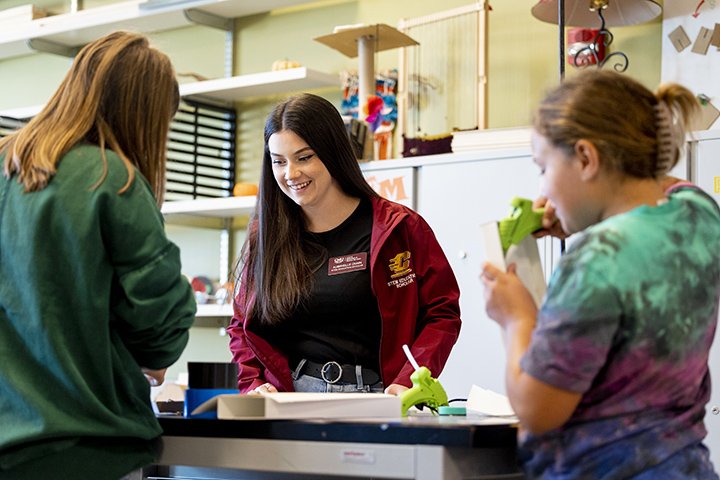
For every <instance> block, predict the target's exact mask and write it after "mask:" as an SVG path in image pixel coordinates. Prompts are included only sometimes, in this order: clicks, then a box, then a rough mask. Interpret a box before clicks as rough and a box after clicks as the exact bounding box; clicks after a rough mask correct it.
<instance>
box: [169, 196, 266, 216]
mask: <svg viewBox="0 0 720 480" xmlns="http://www.w3.org/2000/svg"><path fill="white" fill-rule="evenodd" d="M255 201H256V198H255V196H249V197H227V198H208V199H199V200H178V201H173V202H165V203H164V204H163V206H162V209H161V211H162V213H163V215H165V217H166V218H167V217H171V216H173V215H192V216H199V217H214V218H227V217H237V216H241V215H250V214H251V213H252V212H253V210H254V209H255Z"/></svg>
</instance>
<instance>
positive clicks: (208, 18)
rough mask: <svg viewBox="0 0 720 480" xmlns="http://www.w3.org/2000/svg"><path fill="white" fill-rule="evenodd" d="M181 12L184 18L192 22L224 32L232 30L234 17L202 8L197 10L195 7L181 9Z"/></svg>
mask: <svg viewBox="0 0 720 480" xmlns="http://www.w3.org/2000/svg"><path fill="white" fill-rule="evenodd" d="M183 14H184V15H185V18H187V19H188V21H190V22H192V23H196V24H198V25H204V26H206V27H212V28H217V29H219V30H224V31H226V32H232V31H233V28H234V26H235V19H233V18H225V17H221V16H219V15H215V14H212V13H208V12H205V11H203V10H198V9H197V8H188V9H186V10H183Z"/></svg>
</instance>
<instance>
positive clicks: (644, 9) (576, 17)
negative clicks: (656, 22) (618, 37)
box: [531, 0, 662, 72]
mask: <svg viewBox="0 0 720 480" xmlns="http://www.w3.org/2000/svg"><path fill="white" fill-rule="evenodd" d="M559 3H560V5H559ZM563 4H564V5H563ZM560 11H564V12H565V13H564V22H563V21H560V19H559V18H558V17H559V12H560ZM531 13H532V15H533V16H534V17H535V18H537V19H538V20H541V21H543V22H548V23H555V24H560V25H563V24H564V25H566V26H570V27H584V28H598V27H599V28H598V33H597V34H596V35H595V38H594V39H593V40H592V41H591V42H590V43H588V44H587V46H586V47H584V48H581V49H579V50H577V51H575V52H574V53H573V55H574V62H573V63H575V65H578V66H583V65H589V64H597V65H598V67H602V66H603V65H605V63H606V62H607V61H608V60H609V59H610V58H613V57H614V58H616V59H618V58H619V59H621V62H620V63H616V64H615V65H614V68H615V69H616V70H618V71H621V72H624V71H625V70H626V69H627V67H628V64H629V60H628V58H627V55H625V54H624V53H623V52H612V53H609V54H607V56H605V58H604V59H601V58H600V55H599V52H601V51H606V50H607V47H608V46H609V45H610V44H611V43H612V41H613V35H612V33H610V30H608V27H622V26H626V25H636V24H639V23H644V22H647V21H650V20H652V19H653V18H656V17H657V16H658V15H660V14H661V13H662V7H661V6H660V4H658V3H657V2H656V1H655V0H540V1H539V2H538V3H537V4H536V5H535V6H534V7H532V9H531ZM562 47H564V46H562V45H561V48H562ZM589 58H592V60H589Z"/></svg>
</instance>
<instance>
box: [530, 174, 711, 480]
mask: <svg viewBox="0 0 720 480" xmlns="http://www.w3.org/2000/svg"><path fill="white" fill-rule="evenodd" d="M719 296H720V213H719V211H718V208H717V205H716V204H715V202H714V201H713V200H712V199H711V198H710V197H708V196H707V195H705V194H704V193H702V192H701V191H699V190H697V189H694V188H681V189H678V190H677V191H676V192H675V193H673V194H672V195H671V196H670V198H669V200H668V201H667V202H665V203H663V204H661V205H658V206H656V207H652V208H651V207H647V206H642V207H639V208H636V209H634V210H632V211H630V212H627V213H624V214H621V215H616V216H613V217H611V218H609V219H607V220H605V221H603V222H601V223H599V224H596V225H594V226H592V227H590V228H588V229H586V230H585V231H584V232H583V233H582V234H581V236H580V238H578V239H577V240H576V241H575V242H573V243H572V245H571V247H570V248H569V249H568V251H567V252H566V253H565V255H564V256H563V257H562V259H561V261H560V264H559V265H558V268H557V269H556V271H555V272H554V274H553V277H552V278H551V280H550V284H549V286H548V292H547V295H546V299H545V302H544V304H543V306H542V308H541V311H540V313H539V316H538V324H537V328H536V330H535V332H534V334H533V338H532V341H531V345H530V349H529V350H528V352H527V353H526V355H525V356H524V357H523V359H522V362H521V366H522V368H523V370H525V371H526V372H527V373H529V374H530V375H531V376H533V377H535V378H537V379H539V380H541V381H543V382H545V383H548V384H550V385H553V386H555V387H558V388H561V389H564V390H568V391H572V392H577V393H582V399H581V401H580V404H579V405H578V407H577V409H576V411H575V412H574V413H573V415H572V417H571V418H570V420H569V421H568V422H567V423H566V424H565V425H564V426H563V427H561V428H559V429H556V430H553V431H551V432H547V433H545V434H542V435H538V436H533V435H529V434H528V435H523V436H521V438H520V459H521V461H522V462H523V465H524V467H525V469H526V472H527V474H528V476H529V477H530V478H546V479H592V480H596V479H627V478H633V477H636V476H638V475H639V474H640V473H641V472H645V474H643V476H642V477H641V478H657V479H667V478H685V479H700V478H702V479H705V478H717V476H716V475H715V473H714V472H713V469H712V465H711V464H710V461H709V460H708V459H707V450H706V449H705V448H704V446H702V445H701V442H702V439H703V438H704V437H705V434H706V430H705V426H704V424H703V417H704V415H705V404H706V403H707V401H708V399H709V397H710V376H709V373H708V365H707V362H708V353H709V350H710V345H711V343H712V339H713V335H714V332H715V325H716V322H717V317H718V299H719ZM673 455H674V457H672V458H670V457H671V456H673ZM668 459H669V460H668ZM666 460H667V461H666ZM663 462H664V463H663ZM683 469H684V470H685V471H679V470H683ZM688 470H689V471H688ZM648 471H651V472H654V473H653V474H651V475H650V476H649V477H648V476H647V474H648ZM671 471H672V472H673V473H672V474H670V473H669V472H671ZM677 475H679V476H677Z"/></svg>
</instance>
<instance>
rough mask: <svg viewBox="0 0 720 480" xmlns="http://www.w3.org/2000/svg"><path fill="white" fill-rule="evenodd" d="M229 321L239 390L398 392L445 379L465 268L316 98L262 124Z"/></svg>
mask: <svg viewBox="0 0 720 480" xmlns="http://www.w3.org/2000/svg"><path fill="white" fill-rule="evenodd" d="M242 262H243V263H242V270H241V274H240V291H239V295H238V297H237V299H236V302H235V316H234V318H233V321H232V325H231V326H230V328H229V329H228V332H229V334H230V337H231V341H230V348H231V350H232V352H233V357H234V360H235V361H236V362H237V363H238V365H239V379H238V380H239V382H238V384H239V388H240V390H242V391H244V392H248V391H253V390H260V391H263V390H268V391H275V390H281V391H332V392H355V391H372V392H378V391H379V392H382V391H386V392H387V393H393V394H399V393H401V392H402V391H403V390H405V389H407V388H408V387H409V386H410V385H411V382H410V375H411V374H412V373H413V371H414V369H413V366H412V365H411V364H410V362H408V360H407V358H406V357H405V354H404V353H403V350H402V346H403V344H407V345H408V346H409V347H410V349H411V351H412V353H413V355H414V356H415V358H416V359H417V361H418V362H419V363H420V364H421V365H425V366H427V367H428V368H429V369H430V370H431V371H432V373H433V375H439V374H440V372H441V371H442V368H443V367H444V365H445V362H446V361H447V358H448V356H449V355H450V350H451V349H452V347H453V345H454V344H455V341H456V340H457V337H458V333H459V330H460V307H459V302H458V300H459V296H460V292H459V289H458V285H457V282H456V281H455V276H454V275H453V272H452V269H451V268H450V264H449V263H448V261H447V258H446V257H445V255H444V253H443V251H442V249H441V247H440V245H439V244H438V241H437V239H436V238H435V235H434V234H433V232H432V230H431V229H430V227H429V226H428V224H427V223H426V222H425V220H424V219H423V218H422V217H421V216H420V215H418V214H417V213H416V212H414V211H412V210H411V209H409V208H407V207H404V206H402V205H399V204H397V203H394V202H391V201H389V200H386V199H384V198H381V197H380V196H378V195H377V194H376V193H375V191H374V190H373V189H372V188H371V187H370V186H369V185H368V183H367V182H366V181H365V179H364V177H363V175H362V172H361V170H360V167H359V165H358V162H357V160H356V158H355V155H354V153H353V151H352V148H351V146H350V141H349V138H348V135H347V132H346V130H345V126H344V124H343V121H342V118H341V117H340V114H339V113H338V111H337V110H336V109H335V107H334V106H333V105H332V104H331V103H330V102H328V101H327V100H325V99H323V98H321V97H318V96H316V95H310V94H304V95H299V96H296V97H293V98H290V99H289V100H287V101H285V102H282V103H280V104H279V105H277V106H276V107H275V108H274V109H273V111H272V112H271V113H270V115H269V116H268V118H267V121H266V124H265V154H264V159H263V165H262V178H261V181H260V193H259V197H258V206H257V211H256V215H255V218H254V219H253V221H252V222H251V226H250V231H249V233H248V239H247V241H246V244H245V246H244V249H243V254H242Z"/></svg>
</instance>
